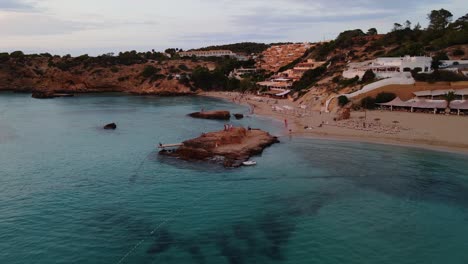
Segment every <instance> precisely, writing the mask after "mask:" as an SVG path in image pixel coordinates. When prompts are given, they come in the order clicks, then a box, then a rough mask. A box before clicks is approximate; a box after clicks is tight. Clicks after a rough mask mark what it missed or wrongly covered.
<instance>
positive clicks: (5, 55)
mask: <svg viewBox="0 0 468 264" xmlns="http://www.w3.org/2000/svg"><path fill="white" fill-rule="evenodd" d="M8 60H10V54H8V53H7V52H2V53H0V63H2V62H7V61H8Z"/></svg>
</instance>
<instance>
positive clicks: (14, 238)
mask: <svg viewBox="0 0 468 264" xmlns="http://www.w3.org/2000/svg"><path fill="white" fill-rule="evenodd" d="M201 108H205V109H207V110H208V109H229V110H231V111H232V112H242V113H247V112H248V109H247V108H245V107H242V106H238V105H232V104H229V103H227V102H224V101H220V100H215V99H207V98H199V97H177V98H157V97H137V96H123V95H117V94H116V95H113V94H106V95H82V96H78V97H74V98H57V99H53V100H35V99H32V98H30V96H29V95H22V94H12V93H3V94H0V263H2V264H4V263H5V264H6V263H8V264H16V263H41V264H42V263H44V264H50V263H80V264H86V263H108V264H119V263H196V264H202V263H206V264H209V263H213V264H215V263H216V264H222V263H229V264H235V263H239V264H242V263H278V264H280V263H284V264H286V263H298V264H301V263H304V264H305V263H307V264H310V263H330V264H332V263H333V264H335V263H389V264H394V263H415V264H416V263H460V264H462V263H468V251H467V249H468V156H463V155H460V154H452V153H443V152H435V151H429V150H424V149H417V148H404V147H397V146H387V145H374V144H367V143H356V142H354V143H349V142H340V141H326V140H313V139H300V138H292V139H291V138H288V137H284V138H281V141H282V142H281V144H277V145H274V146H272V147H270V148H268V149H267V150H266V151H265V152H264V154H263V155H262V156H260V157H256V158H255V160H256V161H257V162H258V165H257V166H256V167H245V168H240V169H224V168H222V167H219V166H217V165H211V164H206V163H188V162H184V161H179V160H175V159H171V158H161V157H159V156H158V155H157V152H156V149H155V146H156V145H157V144H158V143H159V142H163V143H176V142H180V141H182V140H184V139H188V138H192V137H196V136H198V135H200V134H201V133H202V132H205V131H211V130H218V129H222V128H223V122H220V121H210V120H195V119H191V118H189V117H187V116H186V114H187V113H189V112H193V111H198V110H200V109H201ZM110 122H116V123H117V125H118V129H117V130H116V131H104V130H102V129H101V127H102V126H103V125H105V124H106V123H110ZM234 123H235V124H242V125H245V126H247V125H250V126H251V127H258V128H262V129H266V130H269V131H271V132H272V133H280V132H281V129H282V127H281V124H280V123H276V122H274V121H272V120H269V119H262V118H260V117H250V118H246V119H244V120H242V121H234Z"/></svg>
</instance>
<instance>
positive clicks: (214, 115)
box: [189, 111, 231, 120]
mask: <svg viewBox="0 0 468 264" xmlns="http://www.w3.org/2000/svg"><path fill="white" fill-rule="evenodd" d="M189 116H191V117H193V118H203V119H217V120H229V119H231V113H230V112H229V111H205V112H195V113H191V114H189Z"/></svg>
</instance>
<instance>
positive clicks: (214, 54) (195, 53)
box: [178, 50, 248, 60]
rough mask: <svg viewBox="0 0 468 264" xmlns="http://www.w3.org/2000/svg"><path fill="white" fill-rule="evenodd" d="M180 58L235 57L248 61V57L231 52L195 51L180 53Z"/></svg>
mask: <svg viewBox="0 0 468 264" xmlns="http://www.w3.org/2000/svg"><path fill="white" fill-rule="evenodd" d="M178 54H179V56H180V57H193V56H195V57H205V58H206V57H225V56H229V57H233V58H236V59H238V60H248V58H247V57H246V56H243V55H239V54H237V53H234V52H232V51H230V50H195V51H181V52H179V53H178Z"/></svg>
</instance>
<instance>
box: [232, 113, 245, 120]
mask: <svg viewBox="0 0 468 264" xmlns="http://www.w3.org/2000/svg"><path fill="white" fill-rule="evenodd" d="M234 117H235V118H236V119H237V120H240V119H242V118H244V115H243V114H234Z"/></svg>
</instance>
